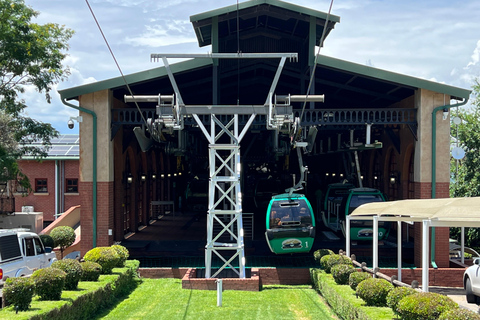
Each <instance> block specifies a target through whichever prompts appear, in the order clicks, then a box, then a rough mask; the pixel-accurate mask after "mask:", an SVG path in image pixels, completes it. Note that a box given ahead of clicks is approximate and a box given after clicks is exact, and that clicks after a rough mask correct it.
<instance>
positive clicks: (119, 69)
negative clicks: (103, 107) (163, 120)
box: [85, 0, 148, 128]
mask: <svg viewBox="0 0 480 320" xmlns="http://www.w3.org/2000/svg"><path fill="white" fill-rule="evenodd" d="M85 2H86V3H87V6H88V9H90V12H91V13H92V17H93V19H94V20H95V23H96V24H97V27H98V30H100V33H101V34H102V37H103V40H104V41H105V43H106V45H107V47H108V50H109V51H110V54H111V55H112V58H113V61H115V64H116V65H117V68H118V71H120V74H121V75H122V79H123V81H124V82H125V85H126V86H127V90H128V92H129V93H130V95H131V96H132V97H133V99H134V102H135V106H136V107H137V109H138V112H139V113H140V116H141V117H142V120H143V122H144V123H145V125H146V126H147V128H148V124H147V120H146V119H145V117H144V116H143V113H142V110H141V109H140V106H139V105H138V103H137V101H136V100H135V95H134V94H133V92H132V89H131V88H130V85H129V84H128V82H127V79H126V78H125V75H124V74H123V72H122V68H120V65H119V64H118V61H117V58H116V57H115V54H114V53H113V50H112V48H111V47H110V44H109V43H108V40H107V37H105V34H104V33H103V30H102V27H101V26H100V23H99V22H98V20H97V17H96V16H95V13H93V9H92V7H91V6H90V3H88V0H85Z"/></svg>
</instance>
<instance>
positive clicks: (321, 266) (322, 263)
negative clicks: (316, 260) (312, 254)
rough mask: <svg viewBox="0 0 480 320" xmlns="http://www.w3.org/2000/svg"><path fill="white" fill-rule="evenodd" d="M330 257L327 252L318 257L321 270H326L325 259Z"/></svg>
mask: <svg viewBox="0 0 480 320" xmlns="http://www.w3.org/2000/svg"><path fill="white" fill-rule="evenodd" d="M329 258H330V255H329V254H327V255H324V256H323V257H321V258H320V268H322V269H323V270H327V268H328V266H327V260H328V259H329Z"/></svg>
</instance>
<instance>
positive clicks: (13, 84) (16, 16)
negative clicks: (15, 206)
mask: <svg viewBox="0 0 480 320" xmlns="http://www.w3.org/2000/svg"><path fill="white" fill-rule="evenodd" d="M38 14H39V13H38V12H36V11H35V10H33V9H32V8H31V7H29V6H27V5H25V3H24V1H23V0H0V127H1V130H0V183H3V184H4V183H5V182H6V181H8V180H13V179H19V181H21V182H23V183H24V184H26V185H29V184H28V179H26V177H24V176H22V175H21V174H20V173H19V171H18V166H17V164H16V160H17V159H18V158H19V157H21V156H22V155H25V154H29V155H33V156H35V157H37V158H42V157H44V156H45V155H46V152H47V151H48V147H49V146H50V145H51V144H50V141H51V138H52V137H54V136H56V135H58V132H57V131H56V130H55V129H54V128H53V127H52V126H51V125H50V124H48V123H42V122H40V121H38V120H35V119H32V118H30V117H28V116H27V115H26V114H25V108H26V107H27V104H26V102H25V101H24V100H22V99H20V97H19V94H21V93H23V92H25V89H26V88H27V87H34V88H35V89H36V90H37V91H38V92H39V93H41V94H44V95H45V99H46V101H47V102H49V103H50V100H51V96H50V92H51V91H52V88H53V86H54V85H55V84H57V83H59V82H60V81H62V80H64V79H65V78H66V77H67V76H68V75H69V69H68V67H65V66H63V65H62V61H63V59H64V58H65V57H66V53H65V52H66V51H67V50H68V43H67V42H68V40H69V39H70V38H71V36H72V35H73V31H72V30H70V29H67V28H65V27H64V26H59V25H57V24H53V23H47V24H44V25H40V24H37V23H34V22H32V21H31V20H32V19H33V18H35V17H37V16H38ZM34 141H42V142H43V146H41V147H27V145H28V144H30V143H32V142H34Z"/></svg>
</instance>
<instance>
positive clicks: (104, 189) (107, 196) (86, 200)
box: [79, 181, 114, 256]
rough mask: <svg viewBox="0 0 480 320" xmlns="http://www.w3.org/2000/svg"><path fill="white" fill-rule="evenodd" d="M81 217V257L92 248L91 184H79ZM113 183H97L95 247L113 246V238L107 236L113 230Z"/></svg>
mask: <svg viewBox="0 0 480 320" xmlns="http://www.w3.org/2000/svg"><path fill="white" fill-rule="evenodd" d="M79 189H80V194H81V195H82V197H81V206H82V215H81V218H80V221H81V225H82V244H81V250H80V251H81V255H82V256H83V255H84V254H85V253H86V252H87V251H88V250H90V249H92V248H93V193H92V190H93V183H92V182H84V181H82V182H80V186H79ZM113 189H114V188H113V182H98V183H97V247H103V246H110V245H112V244H113V236H109V235H108V231H109V229H113V201H114V199H113Z"/></svg>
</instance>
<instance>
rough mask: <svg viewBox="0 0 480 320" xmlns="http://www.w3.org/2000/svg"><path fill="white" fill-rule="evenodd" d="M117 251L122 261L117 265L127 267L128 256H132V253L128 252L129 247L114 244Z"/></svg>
mask: <svg viewBox="0 0 480 320" xmlns="http://www.w3.org/2000/svg"><path fill="white" fill-rule="evenodd" d="M112 248H113V249H115V251H117V254H118V256H119V257H120V262H119V263H118V265H117V267H119V268H123V267H125V261H127V259H128V257H129V256H130V253H129V252H128V250H127V248H125V247H124V246H121V245H118V244H116V245H113V246H112Z"/></svg>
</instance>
